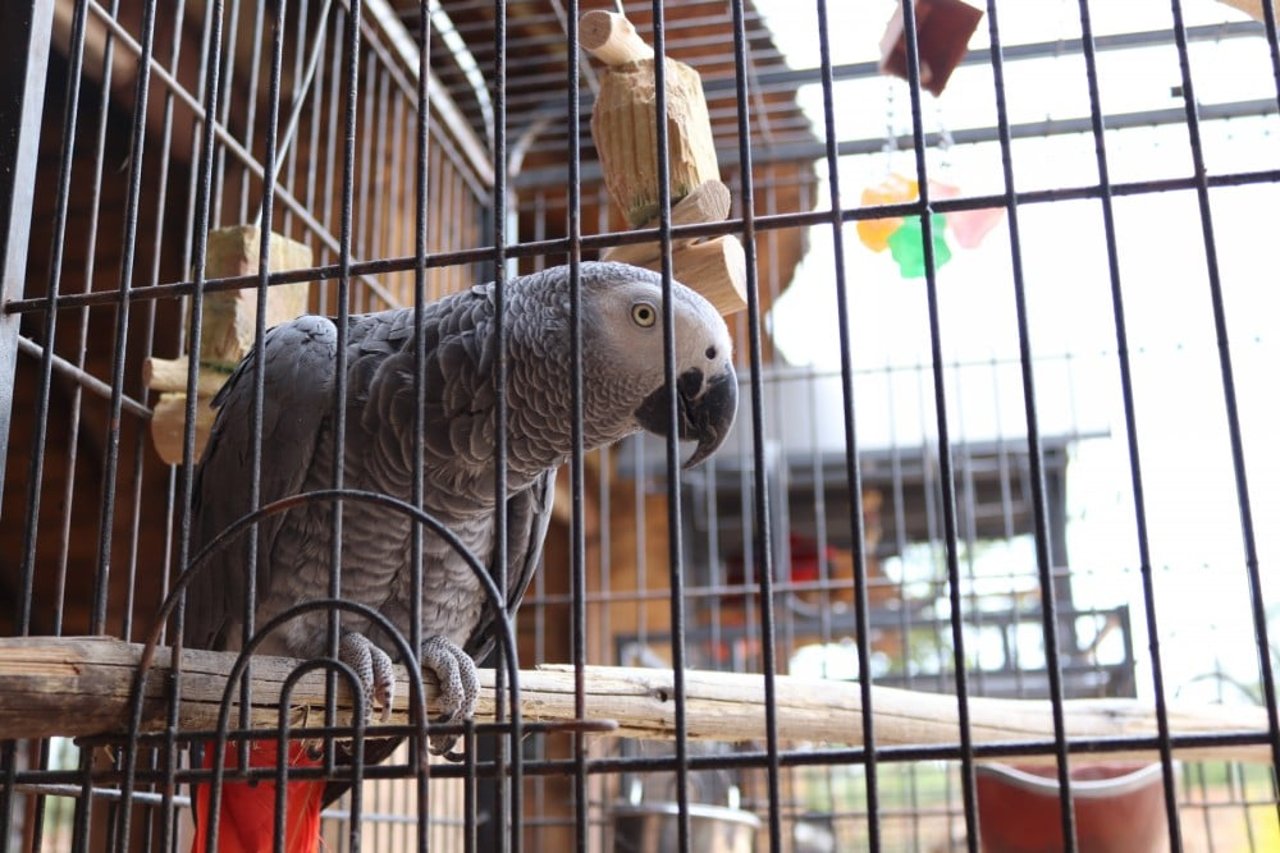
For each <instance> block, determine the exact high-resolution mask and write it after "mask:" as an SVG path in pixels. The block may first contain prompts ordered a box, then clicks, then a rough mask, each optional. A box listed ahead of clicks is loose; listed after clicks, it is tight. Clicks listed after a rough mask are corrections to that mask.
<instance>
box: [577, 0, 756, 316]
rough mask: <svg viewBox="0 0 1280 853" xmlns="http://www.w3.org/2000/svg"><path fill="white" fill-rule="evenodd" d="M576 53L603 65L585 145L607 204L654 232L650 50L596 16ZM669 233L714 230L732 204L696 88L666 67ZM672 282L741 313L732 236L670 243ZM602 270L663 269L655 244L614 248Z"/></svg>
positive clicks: (695, 78) (617, 21)
mask: <svg viewBox="0 0 1280 853" xmlns="http://www.w3.org/2000/svg"><path fill="white" fill-rule="evenodd" d="M580 30H581V43H582V46H583V47H584V48H585V49H586V50H588V51H589V52H590V53H591V54H592V55H593V56H595V57H596V58H597V59H599V60H600V61H601V62H603V63H604V64H605V65H606V70H605V73H604V75H603V78H602V79H601V81H600V92H599V93H598V94H597V95H596V103H595V107H594V108H593V109H592V111H591V136H592V138H593V140H594V141H595V146H596V151H597V152H598V154H599V157H600V166H601V168H602V170H603V171H604V182H605V186H606V188H607V189H608V190H609V195H610V197H611V198H612V199H613V201H614V204H616V205H617V206H618V208H619V209H620V210H622V212H623V214H624V215H625V216H626V219H627V224H628V225H630V226H631V227H632V228H655V227H657V225H658V214H659V208H658V201H659V198H658V191H659V184H658V124H657V108H656V106H655V104H656V100H657V87H656V85H655V78H654V61H655V57H654V52H653V48H651V47H650V46H649V45H647V44H645V42H644V40H643V39H641V38H640V36H639V35H638V34H637V33H636V31H635V27H634V26H632V24H631V22H630V21H628V20H627V19H626V18H625V17H623V16H622V15H618V14H615V13H613V12H606V11H603V10H596V11H591V12H587V13H586V14H585V15H583V16H582V18H581V19H580ZM664 68H665V75H666V89H667V97H666V120H667V143H668V144H667V149H668V154H669V157H668V163H669V168H668V178H669V185H670V188H671V224H672V225H673V226H678V225H690V224H696V223H702V222H718V221H722V220H724V219H726V218H727V217H728V216H729V209H730V206H731V202H732V199H731V197H730V193H729V188H728V187H727V186H725V185H724V184H723V183H721V181H720V166H719V164H718V162H717V160H716V148H715V140H714V138H713V137H712V134H711V118H710V115H709V114H708V112H707V101H706V97H705V96H704V95H703V92H702V78H701V77H700V76H699V75H698V72H697V71H695V70H694V69H692V68H690V67H689V66H688V65H686V64H684V63H683V62H678V61H676V60H674V59H671V58H669V57H668V58H666V59H665V60H664ZM671 253H672V263H673V265H674V273H675V277H676V278H678V279H679V280H680V281H682V282H684V283H685V284H687V285H688V286H690V287H692V288H693V289H694V290H697V291H698V292H700V293H701V294H702V295H703V296H705V297H706V298H707V300H708V301H710V302H711V304H712V305H714V306H715V307H716V309H717V310H718V311H720V313H722V314H732V313H734V312H735V311H741V310H742V309H744V308H746V307H747V301H746V257H745V255H744V253H743V250H742V244H741V243H739V242H738V240H737V238H735V237H733V236H731V235H725V236H722V237H716V238H712V239H706V240H699V239H694V240H688V239H686V240H676V241H674V242H673V244H672V247H671ZM602 257H603V259H604V260H612V261H620V262H623V263H630V264H635V265H637V266H642V267H648V268H649V269H654V270H657V269H661V266H662V253H661V247H660V245H659V244H658V243H641V244H632V245H627V246H617V247H615V248H612V249H609V250H607V251H606V252H604V254H603V256H602Z"/></svg>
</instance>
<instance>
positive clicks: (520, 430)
mask: <svg viewBox="0 0 1280 853" xmlns="http://www.w3.org/2000/svg"><path fill="white" fill-rule="evenodd" d="M505 294H506V303H507V309H508V313H507V315H506V326H507V331H508V350H507V352H508V384H507V392H508V395H507V396H508V421H509V427H510V431H509V453H508V484H509V489H510V490H509V494H508V507H507V514H508V541H509V548H508V561H507V565H506V566H505V567H504V569H505V571H506V574H507V578H508V584H507V586H508V590H509V604H510V605H511V607H512V608H514V605H515V604H517V603H518V602H519V599H520V596H521V595H522V593H523V591H524V589H525V587H526V586H527V584H528V582H529V578H530V577H531V576H532V573H533V571H534V569H535V567H536V565H537V562H538V559H539V555H540V553H541V547H542V541H543V538H544V536H545V533H546V529H547V524H548V520H549V517H550V509H551V500H552V494H553V491H552V485H553V478H554V471H555V468H556V467H557V466H559V465H560V464H562V463H564V462H565V461H566V460H567V458H568V455H569V452H570V449H571V424H570V418H569V410H570V408H569V404H570V391H569V351H570V350H569V348H570V343H569V288H568V275H567V270H566V269H565V268H556V269H552V270H547V271H545V272H542V273H538V274H535V275H531V276H525V277H522V278H518V279H513V280H512V281H510V282H508V284H507V290H506V291H505ZM582 294H583V302H582V306H583V318H584V323H583V328H584V373H585V375H586V377H587V379H586V384H585V389H584V392H585V398H584V407H585V410H586V415H587V416H586V421H585V423H584V428H585V434H586V443H587V446H588V448H591V447H597V446H600V445H603V444H606V443H609V442H612V441H616V440H617V439H619V438H622V437H623V436H625V435H628V434H630V433H633V432H636V431H637V430H638V429H640V423H639V421H638V420H637V416H636V412H637V410H638V409H639V407H640V405H641V403H642V401H643V400H645V399H646V397H651V396H652V395H653V394H654V393H656V392H657V391H658V390H659V389H660V388H661V387H662V384H663V383H662V379H663V376H664V373H663V363H662V357H661V324H660V323H659V324H657V325H656V326H654V327H653V328H641V327H639V326H638V325H637V324H635V323H633V322H632V316H633V314H634V311H633V307H634V306H635V305H636V304H637V303H638V302H643V303H646V304H654V305H656V304H660V300H661V287H660V279H659V278H658V277H657V276H656V275H655V274H653V273H650V272H647V271H644V270H639V269H636V268H633V267H626V266H622V265H618V264H590V263H588V264H583V266H582ZM673 296H674V298H675V303H674V304H675V310H676V320H677V326H676V333H677V340H678V341H681V342H682V345H681V347H680V354H679V360H680V361H681V362H682V363H681V364H679V365H677V367H678V369H679V370H681V372H683V371H684V370H685V368H686V367H687V368H689V369H690V370H693V369H697V370H698V371H700V372H702V373H705V374H707V375H708V376H712V375H715V376H718V377H720V378H721V379H724V380H725V381H728V380H731V379H732V376H733V373H732V366H731V347H730V343H729V338H728V332H727V329H726V328H725V326H724V322H723V320H722V319H721V318H720V317H719V315H717V314H716V313H715V312H714V310H712V309H711V308H710V306H709V305H708V304H707V303H706V302H705V300H702V298H701V297H699V296H697V295H696V294H694V293H693V292H692V291H689V290H687V289H686V288H684V287H683V286H682V285H678V284H676V285H674V288H673ZM423 315H424V318H423V334H424V335H425V347H426V354H427V358H426V363H425V365H424V367H423V373H422V379H423V383H424V387H425V393H426V412H425V415H426V420H425V438H426V441H425V448H424V456H423V462H424V469H425V476H426V490H425V499H424V503H425V509H426V511H427V512H429V513H430V514H432V515H433V516H435V517H436V518H437V519H438V520H440V521H441V522H442V523H444V524H445V525H446V526H447V527H448V528H449V529H450V531H452V533H453V534H454V535H456V536H457V537H458V539H459V540H460V541H461V542H462V543H463V544H464V545H465V546H466V547H467V548H468V549H469V550H470V551H471V552H472V553H473V554H474V555H475V556H476V557H477V559H479V560H480V562H481V563H482V564H483V565H488V566H491V569H490V570H491V571H492V570H493V568H492V551H493V543H494V531H493V518H494V512H493V509H494V471H493V452H494V432H493V430H494V411H493V409H494V406H495V400H496V395H495V393H494V386H493V381H492V378H493V364H494V359H495V358H496V354H497V347H496V343H495V337H494V335H493V320H494V303H493V286H492V285H480V286H477V287H473V288H471V289H470V290H467V291H464V292H462V293H458V294H454V295H452V296H449V297H446V298H444V299H441V300H439V301H437V302H434V303H432V304H430V305H428V306H425V308H424V309H423ZM337 332H338V330H337V328H336V326H335V325H334V323H333V321H331V320H329V319H326V318H323V317H311V316H309V317H302V318H299V319H297V320H295V321H293V322H290V323H286V324H283V325H281V326H278V327H276V328H274V329H272V330H271V331H270V332H268V333H267V336H266V339H265V342H264V359H263V372H264V375H263V379H264V386H265V408H264V410H263V436H262V442H263V445H262V446H263V463H262V474H261V500H262V502H263V503H264V504H265V503H270V502H272V501H275V500H278V499H280V498H283V497H287V496H290V495H296V494H299V493H303V492H311V491H316V490H323V489H328V488H331V487H332V485H333V481H334V478H333V458H334V457H333V454H334V417H333V407H334V384H335V379H336V376H335V369H336V355H337V345H338V333H337ZM347 332H348V334H347V345H346V354H347V371H346V377H347V403H346V430H347V435H346V444H345V454H344V477H345V483H344V486H345V487H346V488H348V489H354V490H362V491H369V492H377V493H382V494H388V495H392V496H394V497H397V498H400V499H402V500H406V501H408V500H409V499H410V495H411V476H412V469H413V466H412V459H413V452H414V448H413V438H412V436H413V424H414V400H415V397H414V394H415V391H414V356H413V351H414V347H413V332H414V311H413V310H412V309H403V310H394V311H386V312H382V313H378V314H368V315H361V316H355V317H351V318H350V321H349V325H348V329H347ZM712 352H714V353H716V356H715V358H709V357H708V356H707V355H706V353H712ZM684 362H689V363H688V364H685V363H684ZM693 362H696V364H694V363H693ZM254 370H255V359H254V358H253V356H250V357H249V358H246V359H245V361H244V362H242V364H241V365H240V366H239V368H238V369H237V370H236V371H235V373H234V374H233V375H232V377H231V379H230V380H229V381H228V383H227V384H226V386H225V387H224V388H223V389H222V391H221V392H220V393H219V395H218V397H217V399H216V401H215V403H216V405H217V406H218V407H219V411H218V415H217V420H216V422H215V424H214V428H213V432H212V435H211V437H210V440H209V444H208V447H207V449H206V452H205V457H204V460H203V462H202V464H201V467H200V470H199V472H198V475H197V482H196V488H195V501H194V503H195V506H194V509H195V519H196V520H195V527H194V541H193V546H194V549H195V550H193V553H197V552H198V550H199V548H201V547H202V546H203V545H206V544H207V543H209V542H210V541H212V539H213V538H214V537H215V536H216V535H217V534H218V533H219V532H221V531H222V530H223V529H224V528H226V527H228V526H229V525H231V524H233V523H234V522H235V521H236V520H237V519H239V518H240V517H241V516H242V515H244V514H245V513H246V512H248V511H249V509H250V507H249V505H248V496H249V483H250V476H251V473H252V472H251V470H250V463H251V458H252V456H251V447H252V445H251V434H250V428H249V422H250V411H251V403H252V396H253V376H254ZM697 391H698V389H696V388H695V389H691V392H690V393H689V394H685V390H684V389H683V387H682V391H681V395H682V396H681V405H682V406H684V405H685V404H686V403H688V404H689V405H691V406H694V405H696V402H697ZM686 397H688V399H687V400H686V399H685V398H686ZM719 416H720V417H719V422H718V424H719V426H720V427H723V428H724V429H725V430H727V427H728V424H727V423H725V422H724V413H723V412H720V413H719ZM703 420H704V421H705V420H706V417H704V418H703ZM690 422H691V423H692V422H693V421H690ZM728 422H729V423H731V422H732V413H731V412H730V413H729V414H728ZM681 437H690V436H685V435H683V432H682V436H681ZM717 441H718V439H717ZM331 528H332V506H331V504H330V503H328V502H321V501H312V502H305V503H301V504H299V505H298V506H296V507H293V508H291V509H289V510H288V511H287V512H284V513H281V514H277V515H274V516H271V517H270V518H269V519H267V520H265V521H263V522H262V523H261V525H260V532H259V536H258V548H257V600H258V608H257V611H256V623H257V624H258V625H261V624H262V623H263V622H265V621H266V620H267V619H269V618H271V617H273V616H275V615H277V614H279V613H281V612H283V611H284V610H286V609H288V608H289V607H291V606H293V605H294V604H297V603H298V602H301V601H305V600H308V599H313V598H320V597H325V596H326V595H327V594H328V589H329V563H330V543H331ZM411 530H412V527H411V523H410V521H409V519H408V518H406V517H405V516H404V515H402V514H400V513H397V512H394V511H391V510H389V509H387V508H385V507H381V506H375V505H371V504H368V503H359V502H356V501H346V502H344V509H343V542H342V551H341V554H342V573H341V593H342V596H343V598H345V599H349V600H353V601H358V602H361V603H363V604H365V605H368V606H369V607H371V608H374V609H375V610H377V611H379V612H381V613H382V614H383V615H385V616H386V617H387V618H389V619H390V620H391V621H392V622H393V623H394V624H395V625H396V626H397V627H398V628H399V629H400V630H401V631H403V632H404V633H405V635H406V636H408V634H409V619H410V617H409V614H410V612H411V607H410V604H411V592H410V582H411V570H410V544H411ZM247 542H248V536H247V535H244V536H241V537H239V538H238V539H237V540H236V541H234V542H232V543H230V544H229V545H227V547H225V548H223V549H222V550H221V551H220V552H219V553H218V554H217V555H215V556H213V557H212V558H211V561H210V564H209V565H208V566H207V567H205V568H203V569H202V570H201V573H200V575H199V576H198V577H197V578H196V579H195V580H194V581H193V583H192V585H191V587H190V592H189V596H188V602H189V603H188V606H187V617H186V627H185V632H184V634H185V639H186V642H188V643H189V644H191V645H194V646H197V647H204V648H236V647H239V645H240V644H241V633H242V630H243V624H242V623H243V609H244V598H245V588H246V583H245V577H244V566H245V565H246V563H247V560H246V557H247V556H248V554H247ZM422 607H423V621H424V636H430V635H433V634H438V635H441V636H444V637H446V638H447V639H449V640H450V641H452V642H454V643H456V644H457V645H459V646H462V647H463V648H465V649H466V650H467V651H468V652H469V653H471V654H473V655H475V656H479V655H481V654H482V653H483V652H485V651H486V650H487V648H488V647H489V646H491V645H492V639H493V635H492V631H491V630H490V628H491V624H492V619H493V617H494V612H493V608H491V607H489V606H488V605H486V604H485V602H484V598H483V595H482V593H481V590H480V585H479V583H478V581H477V580H476V578H475V577H474V576H473V575H472V573H471V571H470V569H469V568H468V567H467V565H466V563H465V562H464V560H463V559H462V558H461V557H459V555H457V554H456V553H454V552H453V551H452V549H451V548H450V547H449V546H448V545H447V544H446V543H444V542H443V541H442V540H441V539H440V537H438V536H435V535H432V534H430V533H429V532H428V533H426V534H424V555H423V597H422ZM361 621H362V620H359V619H354V618H351V617H350V615H349V614H348V615H344V617H343V626H344V629H345V630H351V631H358V632H361V633H365V632H368V633H369V638H370V639H371V640H373V642H374V643H376V644H377V645H379V646H381V647H382V648H384V649H385V650H387V651H388V652H391V653H393V654H394V652H395V649H394V647H393V645H392V644H391V643H390V642H389V641H388V640H387V638H385V637H379V636H378V635H377V632H369V628H370V626H368V625H366V624H361ZM326 624H327V618H326V616H325V614H323V613H313V614H307V615H304V616H301V617H299V618H297V619H295V620H292V621H291V622H289V624H288V625H287V626H286V627H285V628H284V629H283V630H281V631H280V632H278V634H277V635H274V636H272V637H271V638H269V639H268V640H267V641H266V642H265V643H264V644H263V645H262V646H260V647H259V648H260V650H261V651H263V652H265V653H275V654H288V655H294V656H299V657H313V656H318V655H320V654H323V653H324V651H325V639H324V638H325V632H326Z"/></svg>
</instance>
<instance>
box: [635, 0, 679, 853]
mask: <svg viewBox="0 0 1280 853" xmlns="http://www.w3.org/2000/svg"><path fill="white" fill-rule="evenodd" d="M665 29H666V21H665V13H664V9H663V2H662V0H653V54H654V56H653V77H654V96H655V97H654V102H655V103H654V109H655V110H656V121H655V124H656V126H657V127H656V130H657V140H656V142H657V151H658V163H657V167H658V176H657V177H658V239H659V244H660V246H661V253H662V344H663V353H662V361H663V368H664V377H665V383H666V398H667V399H666V410H667V411H666V415H667V430H666V431H667V436H666V446H667V460H666V461H667V535H668V559H669V560H670V565H669V566H668V575H669V579H670V587H669V589H668V594H669V595H670V596H671V602H670V604H671V668H672V672H673V679H674V685H673V687H674V691H675V697H674V699H675V728H676V744H675V746H676V750H675V752H676V768H675V772H676V799H677V801H678V810H679V812H678V818H677V827H678V828H677V832H676V837H677V840H678V842H679V849H680V850H682V851H686V850H690V849H691V848H690V846H689V843H690V838H691V835H690V824H689V743H688V734H689V733H688V729H687V725H688V724H687V722H686V719H685V716H686V712H685V683H684V670H685V666H686V654H685V636H684V632H685V613H684V596H685V590H684V522H683V519H682V514H681V507H680V445H679V442H678V441H677V438H676V437H677V436H678V435H679V434H680V431H679V407H678V401H677V397H676V339H675V303H674V300H673V297H672V281H673V275H674V269H675V266H674V263H673V262H672V259H671V184H670V181H671V162H670V156H671V152H670V149H669V147H668V131H669V128H668V126H667V75H666V33H665ZM637 479H640V478H637Z"/></svg>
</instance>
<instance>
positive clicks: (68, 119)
mask: <svg viewBox="0 0 1280 853" xmlns="http://www.w3.org/2000/svg"><path fill="white" fill-rule="evenodd" d="M88 10H89V6H88V2H87V0H80V2H79V3H77V4H76V9H75V12H74V14H73V19H72V23H71V47H70V51H71V53H70V57H69V64H68V67H67V88H66V102H65V104H64V106H63V117H62V143H61V149H60V150H61V156H60V161H59V164H58V185H57V188H56V190H55V192H56V194H57V199H56V201H55V202H54V205H55V206H54V213H53V245H52V246H51V248H50V252H49V282H48V290H47V292H46V294H45V295H46V297H47V300H48V307H47V308H46V309H45V316H44V338H43V341H42V345H43V352H42V354H41V357H40V380H39V385H38V386H37V390H36V404H35V415H36V416H35V435H34V437H33V440H32V446H31V461H30V467H29V468H28V471H27V518H26V523H25V525H24V529H23V534H22V536H23V545H22V566H21V569H20V572H21V581H20V587H19V591H18V618H17V628H18V633H19V634H21V635H25V634H27V633H28V632H29V631H30V629H31V605H32V601H31V598H32V595H33V580H34V576H35V563H36V544H37V536H36V531H37V529H38V526H39V519H40V497H41V493H42V486H43V482H44V458H45V452H46V449H47V447H46V443H47V440H48V432H49V391H50V387H51V384H52V382H53V356H54V352H55V335H56V332H57V317H58V312H57V308H56V305H57V299H58V293H59V291H60V289H61V284H62V263H63V255H64V252H65V249H66V239H67V208H68V204H69V199H70V195H71V173H72V169H73V167H74V163H75V142H76V127H77V120H78V118H79V108H80V77H81V71H82V69H83V65H84V33H85V20H86V18H87V16H88ZM31 48H32V49H33V50H38V49H39V47H38V46H37V45H34V44H33V45H31ZM46 53H47V49H46ZM32 61H36V62H39V61H40V59H39V58H37V57H34V56H33V57H29V58H28V62H32ZM44 61H45V62H46V63H47V61H48V58H47V57H45V59H44ZM39 97H40V98H41V99H43V97H44V93H43V92H41V93H40V95H39ZM0 118H2V117H0ZM4 165H6V166H7V165H8V164H4ZM37 168H38V167H37V166H36V164H35V163H32V164H30V165H29V167H28V171H27V175H28V176H29V178H30V180H31V181H32V182H33V183H34V180H35V176H36V172H37ZM10 174H13V175H15V176H16V175H19V174H21V173H19V172H16V171H15V172H11V173H10ZM32 189H33V190H34V186H33V187H32ZM14 191H15V192H17V191H18V190H16V188H15V190H14ZM11 215H12V214H11ZM28 215H29V212H28ZM28 221H29V220H28ZM10 239H12V238H10ZM24 240H25V238H24ZM24 249H25V246H24ZM14 319H15V321H16V320H18V318H17V317H16V316H15V317H14ZM0 322H3V321H0ZM14 330H15V332H16V331H17V325H16V324H15V326H14ZM0 345H2V344H0ZM76 387H77V397H76V402H77V404H78V401H79V400H78V388H79V386H78V385H77V386H76ZM12 393H13V392H12V389H9V391H8V393H7V394H6V393H5V391H4V390H3V389H0V399H4V400H12V399H13V396H12ZM76 408H79V406H78V405H76ZM11 409H12V407H11V406H8V407H5V411H4V412H2V413H0V418H7V417H9V415H10V410H11ZM2 429H3V427H0V430H2ZM4 455H6V448H5V447H4V444H3V437H2V436H0V457H3V456H4ZM3 469H4V460H3V458H0V481H3ZM67 479H68V482H70V481H71V480H73V479H74V466H72V467H71V470H70V471H69V473H68V475H67ZM64 518H65V519H67V520H69V518H70V501H69V500H68V501H67V507H66V509H65V511H64ZM63 541H66V540H65V538H64V540H63ZM60 598H61V596H59V599H60ZM61 611H62V607H61V601H60V600H59V606H58V615H55V617H54V620H55V622H60V620H61Z"/></svg>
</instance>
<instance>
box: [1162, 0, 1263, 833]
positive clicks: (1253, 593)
mask: <svg viewBox="0 0 1280 853" xmlns="http://www.w3.org/2000/svg"><path fill="white" fill-rule="evenodd" d="M1171 5H1172V9H1173V35H1174V40H1175V42H1176V43H1177V46H1178V65H1179V69H1180V70H1181V74H1182V98H1183V104H1184V105H1185V109H1186V115H1187V137H1188V140H1189V141H1190V143H1191V162H1192V165H1193V167H1194V169H1195V183H1196V202H1197V204H1198V205H1199V209H1200V227H1201V234H1202V237H1203V240H1204V254H1205V266H1206V271H1207V273H1208V277H1209V300H1210V303H1211V305H1212V307H1213V329H1214V336H1215V339H1216V341H1217V345H1218V366H1219V370H1220V372H1221V374H1222V396H1223V403H1224V405H1225V408H1226V415H1227V433H1228V436H1229V438H1230V444H1231V465H1232V470H1233V473H1234V475H1235V486H1236V503H1237V505H1238V507H1239V510H1240V538H1241V544H1242V545H1243V547H1244V555H1245V575H1246V577H1247V578H1248V581H1249V603H1250V606H1251V611H1252V616H1253V630H1254V638H1255V639H1256V640H1257V645H1258V668H1259V670H1260V674H1261V676H1262V692H1263V696H1264V698H1265V700H1266V706H1267V727H1268V733H1269V735H1270V738H1271V760H1272V765H1273V767H1274V768H1275V770H1276V772H1280V710H1278V709H1277V707H1276V683H1275V673H1274V672H1273V671H1272V668H1271V641H1270V639H1269V637H1268V634H1269V631H1268V629H1267V610H1266V601H1265V600H1264V596H1263V591H1262V575H1261V572H1260V570H1259V565H1258V543H1257V535H1256V534H1255V532H1254V526H1253V502H1252V499H1251V497H1250V494H1249V478H1248V474H1247V471H1246V466H1245V459H1244V438H1243V436H1242V435H1241V431H1240V407H1239V403H1238V401H1237V399H1236V380H1235V370H1234V368H1233V367H1232V363H1231V342H1230V337H1229V335H1228V331H1227V313H1226V310H1227V309H1226V301H1225V299H1224V298H1223V293H1222V277H1221V271H1220V270H1219V266H1218V245H1217V239H1216V237H1215V236H1214V230H1213V212H1212V209H1211V206H1210V203H1209V182H1208V173H1207V171H1206V169H1205V162H1204V148H1203V146H1202V144H1201V138H1200V113H1199V106H1198V104H1197V103H1196V94H1195V85H1194V82H1193V81H1192V78H1191V60H1190V57H1189V53H1188V50H1187V28H1186V25H1185V23H1184V22H1183V19H1182V2H1181V0H1171ZM1263 5H1264V6H1265V5H1269V4H1267V3H1264V4H1263ZM1270 17H1271V18H1272V23H1271V26H1270V32H1271V34H1272V35H1274V32H1275V22H1274V15H1272V16H1270ZM1272 43H1273V44H1274V38H1273V39H1272ZM1276 808H1277V811H1280V801H1277V803H1276Z"/></svg>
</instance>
